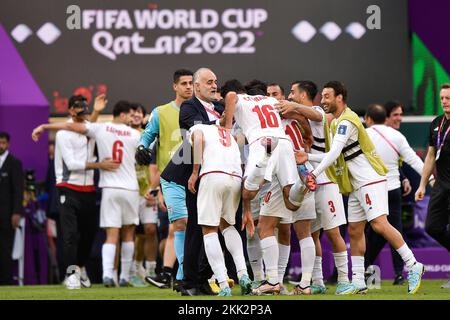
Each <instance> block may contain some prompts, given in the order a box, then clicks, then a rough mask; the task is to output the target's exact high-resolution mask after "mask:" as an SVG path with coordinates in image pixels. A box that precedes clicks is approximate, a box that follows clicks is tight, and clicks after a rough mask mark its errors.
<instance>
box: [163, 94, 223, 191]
mask: <svg viewBox="0 0 450 320" xmlns="http://www.w3.org/2000/svg"><path fill="white" fill-rule="evenodd" d="M214 110H215V111H217V112H218V113H219V114H222V113H223V111H224V107H223V105H222V104H221V103H219V102H214ZM179 122H180V130H181V136H182V138H183V143H182V144H181V146H180V148H178V150H177V152H175V155H174V156H173V157H172V159H171V160H170V162H169V164H168V165H167V167H166V168H165V169H164V171H163V172H162V173H161V177H162V178H163V179H164V180H167V181H169V182H175V183H177V184H179V185H182V186H187V183H188V180H189V177H190V176H191V173H192V153H191V150H192V149H191V145H190V143H189V141H187V139H186V132H187V131H188V130H189V129H190V128H191V127H192V126H194V125H195V124H199V123H202V124H215V123H216V121H209V118H208V114H207V113H206V110H205V107H204V106H203V105H202V103H201V102H200V101H199V100H198V99H197V98H195V97H194V98H192V99H190V100H187V101H185V102H183V103H182V104H181V106H180V118H179ZM185 152H189V154H186V155H185ZM184 156H186V159H183V157H184Z"/></svg>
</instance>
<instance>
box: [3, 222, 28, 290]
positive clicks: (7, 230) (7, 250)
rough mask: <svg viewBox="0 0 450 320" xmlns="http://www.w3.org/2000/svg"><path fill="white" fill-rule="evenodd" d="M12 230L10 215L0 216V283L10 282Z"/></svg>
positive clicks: (8, 283)
mask: <svg viewBox="0 0 450 320" xmlns="http://www.w3.org/2000/svg"><path fill="white" fill-rule="evenodd" d="M24 231H25V230H24ZM13 242H14V230H13V228H12V225H11V215H10V214H9V215H1V216H0V285H11V284H12V280H13V279H12V265H13V261H12V247H13Z"/></svg>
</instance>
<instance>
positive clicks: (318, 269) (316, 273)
mask: <svg viewBox="0 0 450 320" xmlns="http://www.w3.org/2000/svg"><path fill="white" fill-rule="evenodd" d="M312 282H313V284H314V285H316V286H325V284H324V283H323V273H322V257H320V256H316V258H315V259H314V268H313V274H312Z"/></svg>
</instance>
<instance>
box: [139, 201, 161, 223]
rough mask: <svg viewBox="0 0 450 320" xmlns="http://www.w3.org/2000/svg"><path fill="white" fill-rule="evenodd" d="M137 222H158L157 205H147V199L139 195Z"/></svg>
mask: <svg viewBox="0 0 450 320" xmlns="http://www.w3.org/2000/svg"><path fill="white" fill-rule="evenodd" d="M139 222H140V223H141V224H147V223H154V224H156V223H158V205H157V204H154V205H153V206H150V207H147V200H145V197H142V196H139Z"/></svg>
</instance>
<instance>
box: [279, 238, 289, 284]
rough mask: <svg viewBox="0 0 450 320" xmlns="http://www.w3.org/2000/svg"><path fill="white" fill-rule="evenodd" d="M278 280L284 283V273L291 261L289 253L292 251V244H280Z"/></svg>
mask: <svg viewBox="0 0 450 320" xmlns="http://www.w3.org/2000/svg"><path fill="white" fill-rule="evenodd" d="M278 252H279V256H278V281H279V282H280V283H283V279H284V273H285V272H286V267H287V264H288V262H289V254H290V253H291V246H290V245H289V246H285V245H284V244H281V243H279V244H278Z"/></svg>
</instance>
